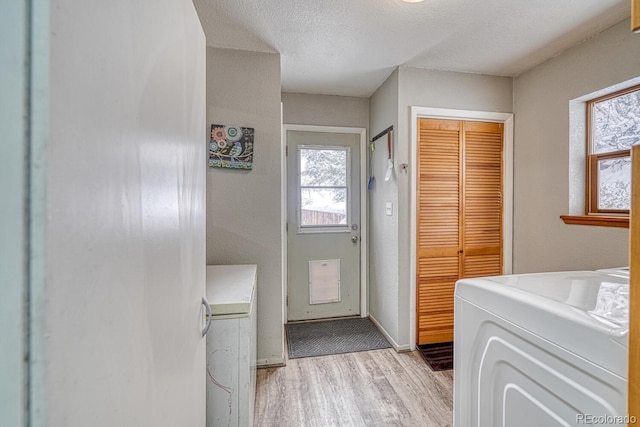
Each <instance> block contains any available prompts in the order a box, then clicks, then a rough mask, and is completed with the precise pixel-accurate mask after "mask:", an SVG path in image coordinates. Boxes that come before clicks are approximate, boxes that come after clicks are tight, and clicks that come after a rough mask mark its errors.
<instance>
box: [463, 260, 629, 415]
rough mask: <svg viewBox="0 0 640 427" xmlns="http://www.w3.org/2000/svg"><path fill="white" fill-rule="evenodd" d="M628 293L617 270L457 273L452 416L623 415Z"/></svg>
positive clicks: (627, 286) (623, 279)
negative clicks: (468, 275) (472, 275)
mask: <svg viewBox="0 0 640 427" xmlns="http://www.w3.org/2000/svg"><path fill="white" fill-rule="evenodd" d="M628 296H629V278H628V275H626V276H625V275H624V274H619V272H616V271H612V272H602V271H600V272H595V271H575V272H561V273H539V274H520V275H510V276H496V277H485V278H477V279H463V280H460V281H458V283H457V284H456V291H455V332H454V425H455V426H456V427H467V426H478V427H499V426H508V427H527V426H531V427H539V426H545V427H547V426H548V427H551V426H579V425H588V424H593V423H594V422H595V424H599V425H624V424H623V423H624V421H625V418H624V417H625V416H626V415H627V413H626V407H627V405H626V396H627V349H628V337H627V335H628V316H629V298H628ZM589 421H591V422H589Z"/></svg>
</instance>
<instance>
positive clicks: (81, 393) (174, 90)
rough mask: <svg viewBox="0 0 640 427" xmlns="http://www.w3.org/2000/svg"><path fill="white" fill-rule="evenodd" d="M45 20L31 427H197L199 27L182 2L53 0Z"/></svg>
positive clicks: (201, 229)
mask: <svg viewBox="0 0 640 427" xmlns="http://www.w3.org/2000/svg"><path fill="white" fill-rule="evenodd" d="M50 22H51V33H50V34H51V38H50V58H51V62H50V67H49V70H50V75H49V77H50V93H49V96H50V98H49V99H50V100H49V106H48V107H49V123H50V127H49V139H48V145H47V157H46V160H47V212H46V214H47V217H46V244H45V245H46V246H45V251H46V255H47V263H46V288H45V292H46V296H45V298H44V300H45V301H44V306H43V307H42V309H43V312H45V313H46V318H45V319H44V327H45V328H46V329H45V336H44V337H43V339H44V344H45V354H44V363H45V369H46V371H45V378H44V380H45V383H46V384H45V385H42V384H39V383H37V382H35V383H34V384H33V385H32V386H33V387H34V389H38V388H39V387H42V388H44V389H45V391H46V395H45V396H44V397H43V399H44V401H43V402H42V401H36V402H34V404H35V405H37V406H38V405H42V412H39V413H37V414H35V417H34V419H32V423H33V425H47V426H51V427H55V426H65V427H75V426H78V427H85V426H89V425H91V426H105V427H106V426H149V427H151V426H154V427H155V426H167V427H169V426H178V425H185V426H186V425H189V426H196V425H197V426H201V425H204V420H205V417H204V415H205V413H204V412H205V409H204V408H205V406H204V403H205V400H204V399H205V373H204V359H205V352H204V350H205V348H204V339H202V338H201V327H202V319H201V318H202V309H201V305H200V300H201V297H202V295H204V284H205V281H204V271H205V203H204V201H205V199H204V197H205V157H206V155H205V150H206V133H205V129H204V127H205V38H204V34H203V32H202V29H201V27H200V22H199V20H198V17H197V16H196V13H195V10H194V8H193V4H192V3H191V1H189V0H180V1H174V0H171V1H169V0H160V1H156V0H154V1H151V0H114V1H110V2H107V3H99V2H84V1H63V0H59V1H54V2H52V4H51V19H50ZM33 314H35V315H36V317H37V314H38V313H37V312H34V313H33ZM36 356H41V355H36ZM36 379H38V378H36Z"/></svg>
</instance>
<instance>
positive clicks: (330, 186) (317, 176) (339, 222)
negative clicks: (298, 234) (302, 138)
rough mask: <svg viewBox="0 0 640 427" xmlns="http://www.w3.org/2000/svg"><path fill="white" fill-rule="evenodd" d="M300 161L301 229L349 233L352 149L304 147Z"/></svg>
mask: <svg viewBox="0 0 640 427" xmlns="http://www.w3.org/2000/svg"><path fill="white" fill-rule="evenodd" d="M298 161H299V167H300V169H299V170H300V177H299V191H300V193H299V194H300V204H299V209H300V211H299V218H300V223H299V224H300V227H301V228H304V227H308V228H312V227H315V230H316V231H323V229H322V227H329V228H330V229H327V230H326V231H336V229H337V228H338V229H342V228H345V229H347V230H348V224H349V222H348V221H349V218H348V214H349V209H348V206H349V205H348V203H349V187H348V183H349V179H350V178H349V166H348V162H349V149H348V147H336V148H333V147H324V146H304V147H300V148H299V157H298ZM331 227H333V228H331Z"/></svg>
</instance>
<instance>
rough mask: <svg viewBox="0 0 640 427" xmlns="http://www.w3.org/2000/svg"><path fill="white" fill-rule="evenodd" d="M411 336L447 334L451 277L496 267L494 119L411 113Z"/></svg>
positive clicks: (498, 127) (427, 338) (498, 169)
mask: <svg viewBox="0 0 640 427" xmlns="http://www.w3.org/2000/svg"><path fill="white" fill-rule="evenodd" d="M418 122H419V123H418V129H419V135H418V136H419V138H418V169H419V171H418V188H417V200H418V203H417V208H418V212H417V219H418V224H417V230H418V231H417V254H416V255H417V263H418V265H417V280H416V283H417V307H416V309H417V322H418V325H417V335H418V337H417V341H418V344H428V343H435V342H445V341H452V340H453V294H454V287H455V283H456V281H457V280H458V279H461V278H465V277H479V276H490V275H498V274H501V273H502V145H503V144H502V135H503V125H502V124H501V123H484V122H463V121H454V120H436V119H419V120H418Z"/></svg>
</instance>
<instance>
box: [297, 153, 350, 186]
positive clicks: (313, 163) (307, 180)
mask: <svg viewBox="0 0 640 427" xmlns="http://www.w3.org/2000/svg"><path fill="white" fill-rule="evenodd" d="M300 184H301V185H303V186H314V187H317V186H322V187H326V186H336V185H339V186H343V187H344V186H345V185H346V184H347V152H346V151H345V150H327V149H324V150H319V149H301V150H300Z"/></svg>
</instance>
